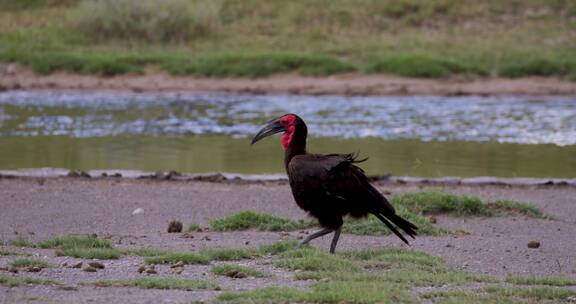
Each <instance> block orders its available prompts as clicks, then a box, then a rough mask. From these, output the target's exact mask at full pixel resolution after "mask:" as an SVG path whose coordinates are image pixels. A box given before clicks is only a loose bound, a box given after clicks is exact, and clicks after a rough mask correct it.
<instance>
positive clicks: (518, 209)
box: [486, 200, 552, 219]
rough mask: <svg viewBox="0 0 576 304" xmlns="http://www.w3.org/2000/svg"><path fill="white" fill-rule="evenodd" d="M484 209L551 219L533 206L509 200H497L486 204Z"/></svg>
mask: <svg viewBox="0 0 576 304" xmlns="http://www.w3.org/2000/svg"><path fill="white" fill-rule="evenodd" d="M486 207H487V208H489V209H492V210H494V211H496V212H499V213H511V214H521V215H525V216H528V217H534V218H542V219H552V216H550V215H548V214H545V213H544V212H542V211H541V210H540V209H538V208H536V207H535V206H532V205H529V204H526V203H521V202H517V201H510V200H497V201H494V202H490V203H487V204H486Z"/></svg>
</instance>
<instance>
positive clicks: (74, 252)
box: [56, 248, 122, 260]
mask: <svg viewBox="0 0 576 304" xmlns="http://www.w3.org/2000/svg"><path fill="white" fill-rule="evenodd" d="M56 255H58V256H69V257H75V258H83V259H98V260H111V259H118V258H120V257H121V256H122V253H121V252H120V251H119V250H118V249H115V248H64V249H58V250H56Z"/></svg>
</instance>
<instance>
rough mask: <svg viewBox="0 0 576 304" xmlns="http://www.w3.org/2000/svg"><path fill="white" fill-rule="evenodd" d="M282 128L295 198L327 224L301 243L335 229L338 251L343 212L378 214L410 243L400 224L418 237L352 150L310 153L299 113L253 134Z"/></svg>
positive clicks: (301, 205)
mask: <svg viewBox="0 0 576 304" xmlns="http://www.w3.org/2000/svg"><path fill="white" fill-rule="evenodd" d="M280 132H284V134H283V135H282V137H281V143H282V147H283V148H284V151H285V156H284V165H285V167H286V172H287V173H288V179H289V181H290V187H291V188H292V194H293V195H294V199H295V200H296V203H297V204H298V206H299V207H300V208H302V209H304V210H306V211H308V212H309V213H310V215H312V216H313V217H316V218H317V219H318V221H319V222H320V225H321V226H322V227H323V228H324V229H322V230H320V231H318V232H316V233H313V234H311V235H309V236H308V237H307V238H306V239H304V240H302V241H301V242H300V244H299V246H302V245H306V244H308V243H309V242H310V241H311V240H313V239H315V238H318V237H321V236H323V235H325V234H328V233H331V232H334V238H333V239H332V244H331V246H330V252H331V253H334V250H335V249H336V244H337V243H338V238H339V237H340V232H341V230H342V224H343V221H342V217H344V216H345V215H350V216H352V217H356V218H358V217H364V216H366V215H368V213H371V214H373V215H375V216H376V217H377V218H378V219H379V220H380V221H382V223H384V224H385V225H386V226H387V227H388V228H389V229H390V230H392V232H394V234H396V235H397V236H398V237H399V238H400V239H401V240H402V241H404V242H405V243H406V244H408V241H407V240H406V238H405V237H404V236H403V235H402V234H401V233H400V232H399V231H398V229H397V228H396V227H398V228H400V229H401V230H403V231H404V232H405V233H406V234H407V235H409V236H410V237H412V238H414V236H415V235H416V231H415V230H417V229H418V228H417V227H416V226H415V225H414V224H412V223H410V222H408V221H407V220H405V219H403V218H401V217H399V216H398V215H396V211H395V210H394V207H392V205H391V204H390V203H389V202H388V200H386V198H385V197H384V196H382V194H381V193H380V192H379V191H378V190H376V188H374V187H373V186H372V185H370V183H369V182H368V179H367V178H366V176H365V175H364V171H362V169H360V168H359V167H357V166H356V165H355V163H359V162H361V161H363V160H356V159H355V157H354V155H353V154H325V155H324V154H309V153H306V136H307V135H308V129H307V127H306V124H305V123H304V121H303V120H302V119H301V118H300V117H298V116H297V115H295V114H286V115H284V116H282V117H280V118H276V119H273V120H271V121H269V122H268V123H267V125H266V126H265V127H264V128H262V129H261V130H260V132H258V134H256V136H254V138H253V139H252V144H254V143H256V142H257V141H259V140H261V139H262V138H264V137H267V136H270V135H272V134H275V133H280ZM392 223H393V224H394V225H395V226H396V227H395V226H394V225H392Z"/></svg>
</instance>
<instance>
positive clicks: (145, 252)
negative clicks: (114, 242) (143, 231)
mask: <svg viewBox="0 0 576 304" xmlns="http://www.w3.org/2000/svg"><path fill="white" fill-rule="evenodd" d="M122 253H123V254H125V255H135V256H141V257H154V256H160V255H165V254H167V253H168V252H167V251H165V250H160V249H156V248H137V249H127V250H123V251H122Z"/></svg>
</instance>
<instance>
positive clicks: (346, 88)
mask: <svg viewBox="0 0 576 304" xmlns="http://www.w3.org/2000/svg"><path fill="white" fill-rule="evenodd" d="M0 88H2V89H23V90H37V89H86V90H133V91H174V90H177V91H198V92H230V93H242V94H294V95H360V96H361V95H574V94H576V82H571V81H565V80H560V79H556V78H542V77H529V78H519V79H506V78H448V79H414V78H402V77H397V76H390V75H361V74H356V73H352V74H341V75H335V76H330V77H303V76H298V75H293V74H287V75H276V76H272V77H267V78H258V79H245V78H222V79H219V78H195V77H176V76H171V75H168V74H166V73H164V72H160V71H152V70H149V71H147V72H146V73H144V74H141V75H123V76H116V77H101V76H93V75H77V74H69V73H62V72H59V73H54V74H51V75H38V74H35V73H33V72H32V71H30V70H29V69H27V68H24V67H20V66H17V65H8V66H3V67H1V68H0Z"/></svg>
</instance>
